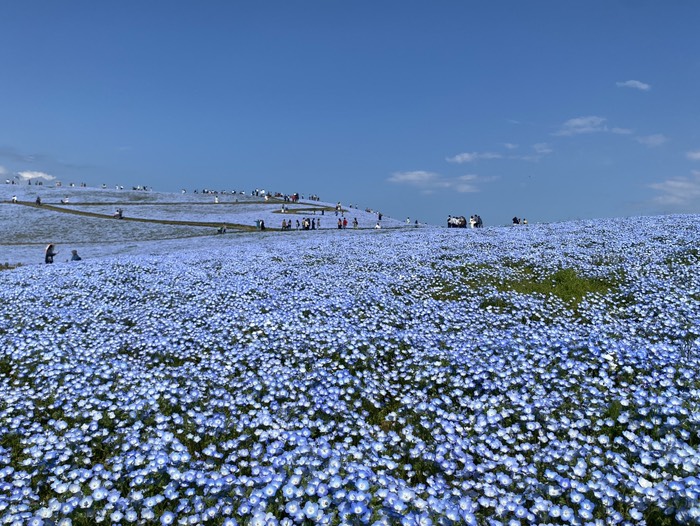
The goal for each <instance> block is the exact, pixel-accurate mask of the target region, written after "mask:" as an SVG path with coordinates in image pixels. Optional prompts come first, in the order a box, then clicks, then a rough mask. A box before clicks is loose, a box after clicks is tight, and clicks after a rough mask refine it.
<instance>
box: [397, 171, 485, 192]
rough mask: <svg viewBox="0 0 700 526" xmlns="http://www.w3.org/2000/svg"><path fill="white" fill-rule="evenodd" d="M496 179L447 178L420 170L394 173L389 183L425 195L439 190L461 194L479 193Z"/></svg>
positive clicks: (474, 177)
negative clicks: (481, 184) (483, 186)
mask: <svg viewBox="0 0 700 526" xmlns="http://www.w3.org/2000/svg"><path fill="white" fill-rule="evenodd" d="M495 179H496V178H495V177H480V176H478V175H475V174H468V175H461V176H458V177H445V176H442V175H439V174H436V173H435V172H426V171H422V170H418V171H414V172H394V173H393V174H391V176H390V177H389V178H388V179H387V181H389V182H390V183H397V184H406V185H409V186H413V187H416V188H418V189H420V190H421V191H422V192H423V193H425V194H431V193H434V192H435V191H437V190H454V191H456V192H459V193H473V192H478V191H479V186H478V185H479V184H480V183H486V182H491V181H494V180H495Z"/></svg>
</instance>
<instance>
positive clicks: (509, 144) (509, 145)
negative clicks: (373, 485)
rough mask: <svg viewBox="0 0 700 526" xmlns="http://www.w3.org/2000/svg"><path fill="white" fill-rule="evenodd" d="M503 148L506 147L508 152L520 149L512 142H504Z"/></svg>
mask: <svg viewBox="0 0 700 526" xmlns="http://www.w3.org/2000/svg"><path fill="white" fill-rule="evenodd" d="M503 146H505V147H506V148H507V149H508V150H515V149H516V148H517V147H518V145H517V144H513V143H512V142H504V143H503Z"/></svg>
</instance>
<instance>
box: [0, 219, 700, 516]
mask: <svg viewBox="0 0 700 526" xmlns="http://www.w3.org/2000/svg"><path fill="white" fill-rule="evenodd" d="M697 225H698V218H697V217H693V216H669V217H663V218H637V219H635V220H634V221H632V220H604V221H598V222H576V223H563V224H560V225H542V226H533V225H531V226H529V227H523V228H520V227H514V228H491V229H484V230H467V231H463V230H451V229H450V230H448V229H404V230H397V231H356V232H347V234H349V235H345V236H329V235H326V236H317V235H313V233H311V232H303V233H302V232H300V233H299V235H295V236H291V237H289V236H269V237H267V238H265V239H264V242H261V240H262V238H254V237H250V236H249V237H248V241H247V242H242V243H240V244H227V245H221V246H218V247H210V250H208V251H207V252H206V254H202V252H201V251H181V252H179V253H177V254H173V255H159V256H141V257H135V256H128V255H127V256H124V257H120V258H114V259H102V260H93V261H82V262H79V264H77V265H67V264H56V265H53V266H27V267H21V268H17V269H14V270H10V271H5V272H1V273H0V373H1V374H0V519H2V521H3V522H6V523H13V521H14V522H16V523H18V524H74V525H76V524H93V523H118V524H216V525H219V524H236V523H238V524H302V523H304V522H305V521H306V522H307V523H309V522H315V523H322V524H323V523H325V524H375V523H378V524H397V523H403V524H531V523H547V522H549V523H557V524H563V523H569V524H644V523H646V524H690V523H699V517H700V507H699V506H698V502H699V500H700V478H699V474H698V470H699V469H700V411H699V405H700V381H699V380H698V378H697V371H698V368H699V366H700V274H699V273H698V256H699V255H698V249H697V248H696V247H697V246H698V242H699V241H700V231H699V230H698V227H697ZM241 239H243V237H241Z"/></svg>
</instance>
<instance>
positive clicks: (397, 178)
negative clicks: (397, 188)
mask: <svg viewBox="0 0 700 526" xmlns="http://www.w3.org/2000/svg"><path fill="white" fill-rule="evenodd" d="M439 177H440V176H439V175H438V174H436V173H433V172H424V171H421V170H418V171H415V172H394V173H393V174H391V177H389V179H388V180H389V182H390V183H406V184H412V185H423V184H429V183H431V182H433V181H435V180H437V179H438V178H439Z"/></svg>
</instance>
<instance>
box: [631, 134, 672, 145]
mask: <svg viewBox="0 0 700 526" xmlns="http://www.w3.org/2000/svg"><path fill="white" fill-rule="evenodd" d="M634 140H635V141H637V142H638V143H639V144H643V145H644V146H648V147H649V148H656V147H658V146H661V145H662V144H666V143H667V142H668V137H666V136H665V135H663V134H661V133H655V134H653V135H644V136H642V137H635V138H634Z"/></svg>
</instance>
